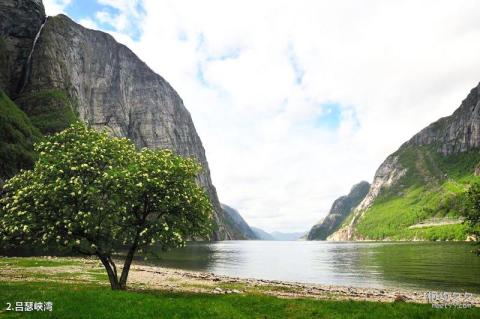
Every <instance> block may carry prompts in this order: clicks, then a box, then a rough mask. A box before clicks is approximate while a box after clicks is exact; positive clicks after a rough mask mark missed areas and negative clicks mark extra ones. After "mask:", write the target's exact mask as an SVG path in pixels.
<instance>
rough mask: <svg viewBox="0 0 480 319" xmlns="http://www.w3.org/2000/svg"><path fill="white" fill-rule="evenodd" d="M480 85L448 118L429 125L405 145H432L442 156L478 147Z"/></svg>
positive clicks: (479, 140) (479, 134) (479, 133)
mask: <svg viewBox="0 0 480 319" xmlns="http://www.w3.org/2000/svg"><path fill="white" fill-rule="evenodd" d="M479 103H480V84H479V85H477V87H475V88H473V89H472V90H471V91H470V93H469V94H468V96H467V98H466V99H465V100H463V101H462V104H461V105H460V107H459V108H458V109H457V110H456V111H455V112H454V113H453V114H452V115H450V116H447V117H444V118H441V119H439V120H438V121H436V122H435V123H432V124H430V125H429V126H427V127H426V128H424V129H423V130H421V131H420V132H419V133H417V134H416V135H415V136H413V137H412V138H411V139H410V140H409V141H408V142H407V143H406V144H410V145H419V146H423V145H433V146H435V148H436V150H437V151H438V152H440V153H442V154H443V155H444V156H447V155H451V154H456V153H461V152H467V151H469V150H473V149H478V148H479V147H480V104H479Z"/></svg>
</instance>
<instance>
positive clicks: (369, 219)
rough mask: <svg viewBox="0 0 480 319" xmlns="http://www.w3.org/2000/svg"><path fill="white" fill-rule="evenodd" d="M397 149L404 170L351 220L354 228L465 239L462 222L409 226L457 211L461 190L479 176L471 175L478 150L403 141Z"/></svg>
mask: <svg viewBox="0 0 480 319" xmlns="http://www.w3.org/2000/svg"><path fill="white" fill-rule="evenodd" d="M396 155H397V156H398V157H399V162H400V164H401V165H402V166H403V167H404V168H407V172H406V174H405V175H404V176H403V177H402V178H400V179H399V180H398V181H397V182H396V183H395V184H394V185H392V187H390V188H388V189H385V190H383V191H382V192H381V194H380V195H379V197H378V198H377V199H376V200H375V202H374V203H373V205H372V206H371V207H370V208H369V209H368V210H367V211H366V212H365V213H364V215H363V216H362V218H361V219H360V220H359V221H358V223H357V225H356V227H357V231H358V233H359V234H360V235H361V236H362V237H364V238H367V239H375V240H382V239H391V240H401V239H403V240H410V239H422V240H465V239H466V237H467V235H468V228H467V227H466V226H465V225H462V224H457V225H444V226H434V227H427V228H417V229H409V226H411V225H414V224H417V223H419V222H422V221H425V220H428V219H429V218H432V217H435V218H445V217H447V218H459V217H460V215H461V205H462V200H461V197H460V194H461V193H462V192H463V191H465V190H466V189H467V187H468V185H469V184H470V183H472V182H474V181H479V180H480V177H478V176H475V175H474V170H475V168H476V167H477V165H478V164H479V162H480V152H466V153H461V154H457V155H450V156H443V155H441V154H440V153H438V152H436V151H435V149H434V148H432V147H420V146H415V147H413V146H405V147H402V148H401V149H400V150H399V151H397V153H396ZM350 219H351V216H350ZM344 224H345V222H344Z"/></svg>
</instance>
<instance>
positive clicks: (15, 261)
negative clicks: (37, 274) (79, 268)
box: [0, 257, 81, 268]
mask: <svg viewBox="0 0 480 319" xmlns="http://www.w3.org/2000/svg"><path fill="white" fill-rule="evenodd" d="M75 265H81V263H80V262H79V261H77V260H65V259H47V258H39V257H10V258H5V257H4V258H0V267H7V266H14V267H22V268H30V267H60V266H75Z"/></svg>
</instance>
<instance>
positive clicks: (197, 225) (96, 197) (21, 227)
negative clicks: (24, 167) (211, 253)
mask: <svg viewBox="0 0 480 319" xmlns="http://www.w3.org/2000/svg"><path fill="white" fill-rule="evenodd" d="M36 151H37V152H38V154H39V159H38V161H37V163H36V164H35V167H34V169H33V170H30V171H22V172H20V173H19V174H18V175H17V176H15V177H13V178H12V179H10V180H9V181H7V183H6V184H5V186H4V191H5V195H4V197H3V198H2V199H1V206H0V234H1V235H2V238H0V240H2V242H3V243H2V244H4V245H17V244H19V243H20V244H42V245H47V244H49V243H52V242H56V243H57V244H60V245H63V246H65V247H67V248H70V249H72V250H74V251H76V252H78V253H81V254H85V255H96V256H98V258H99V259H100V260H101V262H102V264H103V265H104V267H105V269H106V271H107V274H108V277H109V280H110V284H111V287H112V289H125V287H126V283H127V277H128V272H129V269H130V265H131V263H132V260H133V257H134V255H135V253H136V252H137V251H138V250H139V249H142V248H145V247H147V246H149V245H153V244H155V243H157V244H158V245H159V246H160V247H161V248H162V249H168V248H172V247H178V246H182V245H184V243H185V240H186V238H188V237H190V238H192V237H195V236H201V237H208V235H209V234H210V231H211V213H212V206H211V203H210V201H209V199H208V196H207V195H206V194H205V192H204V191H203V189H202V188H201V187H199V186H198V185H197V184H196V181H195V177H196V175H197V174H198V172H199V170H200V165H199V164H197V163H196V162H195V161H194V160H193V159H188V158H183V157H180V156H177V155H174V154H173V153H172V152H171V151H169V150H150V149H142V150H141V151H137V150H136V149H135V146H134V145H133V143H132V142H130V141H129V140H128V139H126V138H111V137H109V136H108V134H107V133H106V132H98V131H96V130H94V129H90V128H87V127H86V126H85V125H83V124H80V123H77V124H74V125H72V126H71V127H70V128H68V129H66V130H64V131H63V132H60V133H58V134H56V135H53V136H51V137H48V138H46V140H45V141H43V142H41V143H39V144H37V145H36ZM119 247H122V248H123V249H124V250H125V249H126V257H125V260H124V264H123V268H122V271H121V273H120V272H117V267H116V265H115V261H114V259H113V256H114V254H115V251H116V249H118V248H119Z"/></svg>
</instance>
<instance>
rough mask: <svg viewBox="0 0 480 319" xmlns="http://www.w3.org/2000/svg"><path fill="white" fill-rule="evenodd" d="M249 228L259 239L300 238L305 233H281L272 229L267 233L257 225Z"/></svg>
mask: <svg viewBox="0 0 480 319" xmlns="http://www.w3.org/2000/svg"><path fill="white" fill-rule="evenodd" d="M251 228H252V230H253V232H254V233H255V235H256V237H257V238H258V239H259V240H279V241H281V240H301V239H302V237H303V236H305V235H306V233H305V232H293V233H283V232H279V231H274V232H271V233H268V232H266V231H264V230H263V229H260V228H257V227H251Z"/></svg>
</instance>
